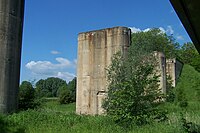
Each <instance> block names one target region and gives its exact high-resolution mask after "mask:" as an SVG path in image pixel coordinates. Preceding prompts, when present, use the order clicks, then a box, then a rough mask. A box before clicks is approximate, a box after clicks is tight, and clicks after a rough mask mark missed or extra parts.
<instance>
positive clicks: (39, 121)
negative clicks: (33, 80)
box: [0, 65, 200, 133]
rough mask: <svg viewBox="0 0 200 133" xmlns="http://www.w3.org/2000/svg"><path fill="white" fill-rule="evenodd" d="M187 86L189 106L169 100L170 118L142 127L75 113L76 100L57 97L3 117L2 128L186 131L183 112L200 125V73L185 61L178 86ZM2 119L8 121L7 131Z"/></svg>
mask: <svg viewBox="0 0 200 133" xmlns="http://www.w3.org/2000/svg"><path fill="white" fill-rule="evenodd" d="M179 88H181V89H183V90H184V92H185V95H186V98H187V100H188V107H186V108H181V107H179V106H178V105H176V104H175V103H165V104H164V105H162V106H161V107H160V108H164V109H165V110H166V111H168V114H167V116H168V120H167V121H164V122H160V123H157V122H155V123H152V124H150V125H145V126H141V127H137V126H132V127H131V128H130V129H125V128H122V127H120V126H119V125H117V124H116V123H115V122H114V121H112V119H110V118H109V117H108V116H86V115H76V114H75V104H74V103H73V104H68V105H60V104H59V103H58V102H57V101H56V100H48V101H46V102H44V103H43V105H42V106H41V108H39V109H35V110H27V111H21V112H18V113H14V114H11V115H8V116H2V118H1V117H0V132H1V133H4V132H8V133H13V132H15V133H17V132H18V133H23V132H25V133H126V132H127V133H184V130H183V126H182V123H181V114H183V117H184V118H185V119H186V120H187V121H190V122H193V123H195V124H197V125H200V111H199V110H200V103H199V96H198V95H199V90H200V74H199V73H198V72H196V71H195V70H194V69H193V68H192V67H191V66H189V65H185V66H184V68H183V72H182V75H181V78H180V79H179V83H178V85H177V87H176V89H179ZM1 119H3V120H4V121H6V124H4V126H7V129H5V130H4V131H3V130H2V131H1V129H3V128H2V127H1Z"/></svg>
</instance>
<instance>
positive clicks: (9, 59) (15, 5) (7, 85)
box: [0, 0, 24, 113]
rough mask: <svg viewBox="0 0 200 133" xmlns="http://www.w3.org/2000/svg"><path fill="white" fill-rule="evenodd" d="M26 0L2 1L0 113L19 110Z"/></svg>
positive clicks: (0, 13)
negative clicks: (18, 95)
mask: <svg viewBox="0 0 200 133" xmlns="http://www.w3.org/2000/svg"><path fill="white" fill-rule="evenodd" d="M23 17H24V0H0V113H9V112H13V111H15V110H16V108H17V93H18V87H19V75H20V62H21V44H22V28H23Z"/></svg>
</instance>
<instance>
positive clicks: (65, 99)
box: [57, 85, 72, 104]
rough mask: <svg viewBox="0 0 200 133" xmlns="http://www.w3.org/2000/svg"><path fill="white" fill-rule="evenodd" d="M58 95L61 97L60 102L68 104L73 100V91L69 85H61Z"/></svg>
mask: <svg viewBox="0 0 200 133" xmlns="http://www.w3.org/2000/svg"><path fill="white" fill-rule="evenodd" d="M57 95H58V97H59V103H60V104H68V103H71V102H72V97H71V91H70V90H69V88H68V87H67V85H63V86H60V87H59V89H58V94H57Z"/></svg>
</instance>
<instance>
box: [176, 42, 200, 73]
mask: <svg viewBox="0 0 200 133" xmlns="http://www.w3.org/2000/svg"><path fill="white" fill-rule="evenodd" d="M178 57H179V59H180V60H181V61H182V62H183V63H184V64H189V65H191V66H193V67H194V68H195V69H196V70H197V71H198V72H200V55H199V53H198V51H197V50H196V48H195V46H194V44H193V43H191V42H188V43H185V44H183V46H181V48H180V49H179V51H178Z"/></svg>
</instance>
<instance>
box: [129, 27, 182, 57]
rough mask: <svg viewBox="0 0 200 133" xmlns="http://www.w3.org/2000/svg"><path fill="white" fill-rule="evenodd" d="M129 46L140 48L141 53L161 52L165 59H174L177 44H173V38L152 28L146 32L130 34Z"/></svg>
mask: <svg viewBox="0 0 200 133" xmlns="http://www.w3.org/2000/svg"><path fill="white" fill-rule="evenodd" d="M131 38H132V40H131V45H134V47H136V48H137V47H139V48H142V49H143V50H142V51H148V52H152V51H159V52H163V53H164V54H165V56H166V57H167V58H173V57H176V54H177V49H178V48H179V44H178V43H176V42H175V39H174V38H173V36H168V35H167V34H166V33H163V32H162V31H161V30H160V29H158V28H154V29H151V30H149V31H147V32H137V33H132V36H131Z"/></svg>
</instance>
